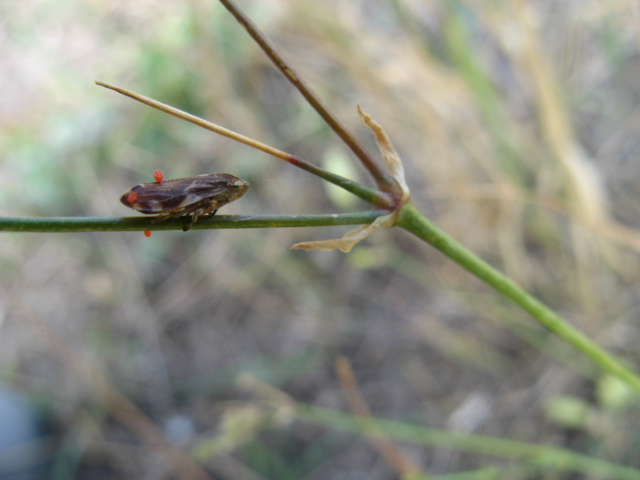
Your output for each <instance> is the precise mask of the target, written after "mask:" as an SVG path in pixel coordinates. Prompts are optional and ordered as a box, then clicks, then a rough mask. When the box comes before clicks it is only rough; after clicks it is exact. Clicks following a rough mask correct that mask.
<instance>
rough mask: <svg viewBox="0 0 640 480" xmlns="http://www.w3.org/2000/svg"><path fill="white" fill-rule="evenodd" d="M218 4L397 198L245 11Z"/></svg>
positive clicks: (392, 185)
mask: <svg viewBox="0 0 640 480" xmlns="http://www.w3.org/2000/svg"><path fill="white" fill-rule="evenodd" d="M220 3H222V5H224V7H225V8H226V9H227V10H228V11H229V12H230V13H231V15H233V16H234V17H235V19H236V20H237V21H238V22H239V23H240V24H241V25H242V26H243V27H244V29H245V30H246V31H247V33H248V34H249V35H250V36H251V38H253V39H254V40H255V41H256V43H257V44H258V45H259V46H260V48H261V49H262V51H263V52H264V53H265V54H266V55H267V57H269V59H270V60H271V61H272V62H273V64H274V65H275V66H276V67H277V68H278V69H279V70H280V71H281V72H282V73H283V74H284V76H285V77H286V78H287V80H289V81H290V82H291V83H292V84H293V86H294V87H296V88H297V89H298V91H299V92H300V93H301V94H302V96H303V97H304V98H305V100H306V101H307V102H309V105H311V106H312V107H313V109H314V110H315V111H316V112H317V113H318V114H319V115H320V116H321V117H322V119H323V120H324V121H325V122H327V125H329V126H330V127H331V129H332V130H333V131H334V132H335V133H336V134H337V135H338V136H339V137H340V139H342V141H343V142H344V143H345V144H346V145H347V146H348V147H349V148H350V149H351V151H352V152H353V153H354V154H355V155H356V156H357V157H358V159H360V161H361V162H362V164H363V165H364V166H365V168H366V169H367V170H369V172H370V173H371V175H372V176H373V178H374V179H375V181H376V184H377V185H378V188H379V189H380V190H382V191H383V192H387V193H391V194H393V195H394V196H396V197H399V192H398V186H397V184H396V182H395V180H393V178H392V177H391V176H390V175H389V174H388V173H387V172H386V171H385V170H384V169H383V168H382V167H381V166H380V164H379V163H378V162H377V161H376V160H375V158H374V157H373V156H372V155H371V153H369V152H368V151H367V149H366V148H365V147H364V145H362V143H360V141H359V140H358V139H357V138H356V137H355V136H354V135H353V134H352V133H351V132H350V131H349V130H347V128H346V127H345V126H344V125H343V124H342V122H340V120H338V118H337V117H336V116H335V115H333V113H331V112H330V111H329V110H328V109H327V107H326V106H325V105H324V104H323V103H322V100H320V98H319V97H318V95H317V94H316V93H315V92H314V91H313V90H312V89H311V87H309V85H307V83H306V82H305V81H304V80H303V79H302V78H301V77H300V76H299V75H298V73H297V72H296V71H295V69H294V68H293V66H292V64H291V63H290V62H289V61H288V60H287V59H286V58H285V57H284V55H282V53H280V52H279V51H278V49H277V48H276V46H275V45H274V44H273V43H272V42H271V40H269V39H268V38H267V36H266V35H265V34H264V33H262V32H261V31H260V29H258V27H257V26H256V25H255V24H254V23H253V22H252V21H251V19H250V18H249V17H247V16H246V15H245V14H244V12H243V11H242V10H241V9H240V8H239V7H238V6H237V5H236V4H235V2H233V1H232V0H220Z"/></svg>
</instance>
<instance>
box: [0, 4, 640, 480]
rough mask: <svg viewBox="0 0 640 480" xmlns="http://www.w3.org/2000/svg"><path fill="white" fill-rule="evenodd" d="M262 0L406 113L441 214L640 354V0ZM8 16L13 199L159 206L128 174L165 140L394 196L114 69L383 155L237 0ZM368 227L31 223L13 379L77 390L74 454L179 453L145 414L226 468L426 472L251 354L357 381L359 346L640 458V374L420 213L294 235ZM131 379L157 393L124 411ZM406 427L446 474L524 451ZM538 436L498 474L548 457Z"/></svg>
mask: <svg viewBox="0 0 640 480" xmlns="http://www.w3.org/2000/svg"><path fill="white" fill-rule="evenodd" d="M242 7H243V8H245V9H246V10H247V12H248V13H249V15H250V16H251V17H252V18H253V19H254V21H255V22H256V23H257V24H258V25H260V27H261V28H263V29H264V30H265V31H266V33H267V34H268V35H269V36H270V37H271V38H272V39H273V41H274V42H275V43H276V44H277V45H278V46H279V48H280V49H281V50H282V52H283V53H284V54H285V56H287V57H288V58H289V59H290V60H291V61H292V62H293V63H294V64H295V65H296V66H297V68H298V71H299V73H301V74H302V75H303V76H305V77H306V78H307V80H308V81H309V83H310V84H311V85H312V86H313V87H314V88H315V89H316V91H317V92H318V93H319V94H320V96H321V97H322V98H323V99H324V100H325V102H326V103H327V105H329V106H330V108H331V109H332V110H333V111H334V112H335V113H336V114H337V115H338V116H339V117H340V118H341V119H343V120H344V122H345V123H346V124H347V125H349V126H350V127H351V128H352V129H353V130H354V131H356V132H357V134H358V135H359V137H360V138H361V139H362V140H363V141H364V142H365V143H367V145H368V146H369V147H370V148H371V149H372V150H373V149H374V146H373V142H372V139H371V137H370V133H369V132H368V131H367V129H366V128H365V127H364V126H362V125H361V123H360V120H359V118H358V115H357V113H356V104H360V105H362V106H363V108H364V109H365V110H366V111H367V112H368V113H370V114H371V115H372V116H373V117H374V118H375V119H376V120H377V121H378V122H379V123H380V124H382V125H383V126H384V128H385V130H386V131H387V132H388V134H389V135H390V136H391V138H392V140H393V142H394V145H395V146H396V148H397V149H398V151H399V152H400V153H401V155H402V156H403V159H404V161H405V168H406V170H407V173H408V181H409V186H410V188H411V192H412V199H413V201H414V203H415V204H416V206H418V207H419V208H420V209H421V210H422V211H423V212H425V213H427V214H428V215H429V216H430V218H431V219H432V220H433V221H434V222H435V223H436V224H438V225H439V226H441V227H442V228H444V229H445V230H447V231H448V232H449V233H451V234H452V235H453V236H455V237H456V238H458V239H459V240H460V241H461V242H462V243H463V244H465V245H466V246H468V247H469V248H471V249H472V250H474V251H475V252H476V253H478V254H479V255H480V256H482V257H483V258H485V259H487V260H488V261H489V262H490V263H492V264H493V265H495V266H497V267H498V268H500V269H501V270H503V271H505V272H506V273H508V274H509V275H510V276H512V277H513V278H514V279H516V280H517V281H518V282H520V283H521V284H523V285H524V286H525V287H526V288H527V289H528V290H529V291H532V292H533V293H535V294H536V295H537V296H538V297H539V298H541V299H542V300H543V301H544V302H545V303H547V304H549V305H550V306H551V307H553V308H555V309H556V310H557V311H559V312H560V313H562V314H563V315H564V316H566V317H568V318H570V319H571V320H572V321H573V322H574V324H575V325H576V326H577V327H579V328H580V329H581V330H583V331H584V332H585V333H586V334H588V335H589V336H590V337H591V338H593V339H596V340H597V341H598V342H599V343H600V344H601V345H603V346H605V347H606V348H607V349H609V350H611V351H613V352H615V353H616V354H618V355H619V356H621V357H623V358H625V359H626V360H627V361H628V362H629V363H630V364H631V365H639V364H640V357H639V356H638V353H637V350H638V349H637V344H638V342H639V340H640V330H639V328H640V321H639V320H638V315H639V313H638V312H639V311H640V296H639V295H638V287H637V285H638V283H639V282H640V271H639V270H638V266H639V265H638V256H639V253H640V233H638V231H637V225H638V216H639V215H638V214H639V212H640V208H639V207H638V205H640V189H639V188H638V186H639V185H640V168H639V167H638V165H639V164H640V163H639V162H638V161H637V160H636V158H637V157H638V153H640V152H639V151H640V143H639V141H638V134H637V130H638V127H637V125H638V124H639V121H640V114H639V110H638V105H639V102H640V82H639V81H638V78H639V77H638V72H640V56H639V53H640V52H639V49H638V48H639V41H640V34H639V33H638V32H640V11H638V7H637V6H636V5H635V2H632V1H631V0H627V1H624V0H617V1H611V2H594V1H580V2H577V1H576V2H562V1H554V0H546V1H536V2H533V1H525V0H510V1H505V2H471V1H463V0H459V1H425V2H420V1H417V0H396V1H392V2H382V1H348V2H344V1H327V2H314V1H308V0H304V1H294V0H282V1H270V2H256V1H243V2H242ZM0 44H1V45H2V46H3V48H2V53H1V54H0V71H2V75H0V91H1V92H2V95H0V213H1V214H2V215H3V216H18V215H25V216H70V215H79V216H81V215H87V216H88V215H92V216H94V215H96V216H98V215H99V216H109V215H111V216H125V215H130V214H131V212H130V211H129V210H128V209H126V208H125V207H123V206H122V205H121V204H120V203H119V202H118V198H119V195H120V194H121V193H122V192H123V191H124V190H126V189H127V188H129V187H130V186H131V185H133V184H135V183H140V182H143V181H152V172H153V171H154V170H156V169H161V170H163V171H164V173H165V176H166V177H167V178H176V177H181V176H189V175H197V174H201V173H208V172H227V173H232V174H234V175H237V176H239V177H241V178H243V179H246V180H248V181H250V182H251V185H252V187H251V190H250V191H249V192H248V193H247V195H245V197H243V198H242V199H241V200H240V201H238V202H235V203H233V204H231V205H229V206H227V207H225V210H226V213H229V214H233V213H238V214H239V213H242V214H253V213H265V214H266V213H290V214H295V213H313V212H333V211H355V210H358V209H365V208H367V206H366V205H365V204H363V203H362V202H360V201H359V200H357V199H356V200H352V199H345V198H344V197H343V196H336V195H334V192H333V191H328V190H327V189H326V187H325V185H323V184H322V183H321V182H320V180H318V179H317V178H315V177H312V176H310V175H308V174H305V173H304V172H302V171H300V170H297V169H294V168H292V167H290V166H288V165H285V164H284V163H282V162H278V161H277V160H275V159H273V158H271V157H267V156H266V155H265V154H262V153H260V152H256V151H253V150H250V149H248V148H247V147H245V146H242V145H237V144H234V143H232V142H230V141H229V140H227V139H224V138H220V137H216V136H214V135H212V134H211V133H209V132H206V131H204V130H201V129H198V128H197V127H195V126H193V125H190V124H187V123H184V122H180V121H179V120H177V119H175V118H172V117H169V116H167V115H163V114H161V113H159V112H156V111H153V110H151V109H149V108H147V107H144V106H142V105H139V104H137V103H135V102H133V101H130V100H128V99H125V98H123V97H121V96H118V95H116V94H115V93H113V92H110V91H107V90H105V89H101V88H99V87H96V86H95V85H94V84H93V81H94V80H96V79H98V80H103V81H106V82H109V83H112V84H115V85H120V86H123V87H125V88H130V89H132V90H135V91H137V92H140V93H142V94H144V95H147V96H150V97H154V98H156V99H158V100H160V101H162V102H165V103H168V104H171V105H173V106H175V107H178V108H181V109H183V110H186V111H188V112H190V113H193V114H196V115H199V116H202V117H204V118H207V119H210V120H212V121H214V122H216V123H218V124H220V125H224V126H226V127H228V128H231V129H233V130H236V131H238V132H240V133H243V134H245V135H248V136H251V137H254V138H256V139H258V140H261V141H263V142H265V143H268V144H271V145H273V146H275V147H277V148H280V149H282V150H285V151H288V152H291V153H294V154H297V155H299V156H301V157H303V158H306V159H308V160H310V161H314V162H317V163H318V164H322V165H326V166H327V168H330V169H332V170H333V171H336V172H337V173H343V172H349V173H347V174H346V175H349V176H351V177H352V178H354V179H359V180H361V181H363V182H366V181H368V178H367V176H366V173H365V172H364V171H363V170H362V169H360V168H359V167H358V168H357V169H353V168H352V166H351V164H350V162H351V160H352V159H351V158H350V155H349V154H348V153H347V152H346V150H345V149H343V148H342V147H341V145H340V142H339V141H338V139H337V138H336V137H335V135H333V134H332V133H331V132H330V131H329V130H328V128H327V127H326V126H325V125H323V123H322V122H321V121H320V119H319V118H318V117H317V115H316V114H315V113H314V112H313V111H312V110H311V109H310V108H309V107H308V106H307V105H306V104H305V103H304V101H303V100H302V99H301V97H300V96H299V95H298V93H297V92H296V91H294V89H293V88H292V87H291V86H290V85H289V84H288V83H287V82H286V80H285V79H284V78H283V77H282V76H281V75H280V74H279V73H277V72H276V71H275V69H274V68H273V67H272V66H271V65H270V64H269V63H268V61H267V60H266V59H265V57H264V55H263V54H262V53H261V52H260V50H259V49H258V48H257V47H256V46H255V45H254V44H253V43H252V42H251V41H250V40H249V38H248V36H247V35H246V33H245V32H244V31H243V30H242V29H241V28H240V27H239V26H238V25H237V23H236V22H235V21H234V20H233V19H232V18H231V16H230V15H229V14H228V13H227V12H226V11H225V10H224V9H223V8H222V7H221V6H220V5H218V4H217V3H216V2H214V1H210V2H206V1H194V2H179V1H162V2H158V1H150V0H144V1H138V2H107V1H100V0H95V1H92V2H89V1H81V0H72V1H67V2H59V1H55V0H40V1H31V2H5V3H4V4H0ZM346 229H347V227H345V228H335V229H322V230H321V229H299V230H293V229H292V230H284V229H283V230H239V231H231V230H227V231H207V232H204V231H203V232H189V233H183V232H156V233H154V235H153V236H152V237H151V238H150V239H147V238H145V237H144V236H143V235H142V234H141V233H139V232H138V233H134V232H131V233H95V234H2V236H0V365H1V366H2V377H1V380H2V382H3V383H4V384H9V385H12V386H14V387H15V388H18V389H20V390H21V391H22V392H23V393H26V394H28V395H30V396H32V397H33V398H34V399H37V401H38V402H39V403H40V404H41V405H42V406H43V407H44V409H45V410H46V411H47V412H49V413H50V415H51V417H52V418H53V419H54V423H55V432H56V437H55V445H56V448H54V449H53V451H54V457H53V459H52V464H53V467H54V470H55V472H56V473H57V475H61V477H60V478H97V479H111V478H141V477H142V476H143V475H144V476H146V477H147V478H166V476H167V475H168V473H167V472H168V470H167V468H168V467H167V463H166V461H165V460H166V458H165V459H163V458H162V457H163V454H162V451H158V450H156V449H154V448H155V447H154V445H155V443H154V442H153V441H152V440H153V435H151V436H149V435H147V436H146V437H145V436H144V435H140V428H141V427H140V421H141V420H140V418H145V419H150V420H151V421H152V422H153V423H154V424H155V425H156V426H157V428H158V429H159V430H158V432H163V434H164V436H165V437H166V438H167V439H168V440H169V441H171V442H174V443H175V444H176V445H179V446H180V447H181V448H183V449H184V450H185V451H188V452H192V453H193V454H194V455H195V458H197V459H198V461H199V462H200V463H201V464H202V465H203V466H204V467H205V468H207V469H209V470H210V471H211V472H212V473H213V474H215V475H216V477H217V478H268V479H276V478H277V479H282V478H308V479H316V478H318V479H320V478H323V479H324V478H332V479H337V478H347V477H349V478H352V477H353V478H355V476H359V477H362V478H372V479H386V478H396V473H395V472H394V467H393V466H392V465H391V464H389V463H386V462H383V461H382V460H381V458H382V457H381V455H380V452H379V451H378V449H376V448H375V447H374V446H372V445H371V444H370V443H368V442H367V441H365V440H364V439H362V438H360V437H358V436H355V435H354V434H352V433H348V432H344V431H340V430H339V429H334V428H328V427H326V426H320V425H317V424H316V425H314V424H313V422H311V423H309V422H307V423H300V422H294V423H288V420H291V418H290V417H288V416H287V415H284V414H282V415H280V416H278V415H275V417H274V418H269V419H265V418H264V416H261V415H259V414H258V413H256V412H257V410H256V405H255V404H253V403H251V402H252V401H253V400H254V399H255V398H256V397H255V394H256V392H255V390H256V387H255V385H254V388H253V394H252V395H247V393H246V389H243V388H241V387H240V386H239V385H238V383H237V378H238V377H239V376H242V375H246V374H249V375H253V376H254V377H257V378H258V379H261V380H263V381H265V382H267V383H268V384H270V385H271V386H272V387H274V388H276V389H280V390H282V391H283V392H285V393H286V394H287V395H288V396H289V397H290V398H291V399H293V400H295V401H299V402H305V403H310V404H313V405H316V406H321V407H329V408H333V409H337V410H348V406H347V402H346V400H345V393H344V392H343V390H342V387H341V385H340V384H339V382H338V381H337V380H336V373H335V371H334V368H333V362H334V360H335V359H336V358H337V357H338V356H344V357H346V358H347V359H348V360H349V361H350V362H351V364H352V366H353V369H354V372H355V376H356V379H357V381H358V385H359V389H360V390H361V393H362V395H363V397H364V399H365V400H366V402H367V403H368V405H369V407H370V409H371V411H372V412H373V415H374V416H376V417H379V418H389V419H395V420H399V421H404V422H407V423H410V424H415V425H425V426H430V427H438V428H442V429H446V430H448V431H454V432H461V433H465V434H484V435H492V436H495V437H499V438H504V439H511V440H517V441H526V442H533V443H537V444H540V445H557V446H559V447H560V446H561V447H565V448H568V449H571V450H574V451H576V452H580V453H584V454H587V455H590V456H593V457H594V458H598V459H604V460H609V461H611V462H613V463H618V464H621V465H629V466H634V467H637V468H640V458H639V457H638V455H637V451H638V445H640V422H639V421H638V418H639V416H638V413H639V410H638V401H637V399H636V398H634V397H633V396H632V395H629V394H628V392H627V391H626V389H625V388H624V387H621V386H620V385H619V384H618V383H617V382H616V381H613V380H612V379H611V378H609V377H606V376H602V375H601V374H600V373H599V372H598V371H596V370H595V369H593V368H592V367H591V366H590V365H588V364H587V363H586V362H584V361H582V360H581V359H580V358H578V356H577V355H576V354H575V353H574V352H573V351H572V350H570V349H569V347H567V346H566V345H564V344H561V343H560V342H558V341H556V340H555V339H554V338H553V337H551V336H549V335H548V334H547V333H546V332H544V331H542V330H541V329H540V328H538V327H537V326H536V324H534V323H533V322H531V321H530V319H529V318H528V317H527V316H526V315H525V314H524V313H522V312H520V311H519V310H517V309H516V308H515V307H513V306H511V305H510V304H508V302H506V301H505V300H504V299H502V298H500V297H499V296H498V295H497V294H495V293H494V292H492V291H490V290H489V289H488V288H487V287H486V286H484V285H482V284H480V283H479V282H478V281H477V280H475V279H473V278H472V277H470V276H469V275H468V274H467V273H466V272H464V271H462V270H461V269H460V268H459V267H457V266H456V265H453V264H452V263H451V262H449V261H447V260H446V259H444V258H443V257H442V256H441V255H439V254H438V253H437V252H434V251H432V250H431V249H428V248H427V247H425V246H424V245H422V244H419V243H418V242H417V241H415V240H414V239H413V238H411V237H409V235H407V234H406V233H404V232H402V231H395V230H390V231H385V232H379V233H376V234H375V235H374V236H373V237H371V238H370V239H369V240H367V241H366V242H365V243H363V244H360V245H359V246H357V247H356V248H355V249H354V251H353V252H352V253H350V254H348V255H344V254H341V253H339V252H333V253H319V252H300V251H296V252H290V251H289V249H288V247H289V246H290V245H292V244H293V243H295V242H297V241H301V240H309V239H320V238H332V237H335V236H337V235H340V234H341V233H343V231H345V230H346ZM91 369H93V371H91ZM99 372H101V373H99ZM103 376H104V377H103ZM104 378H108V380H109V385H106V386H105V382H104V381H103V379H104ZM249 383H251V382H249ZM262 388H264V387H262ZM110 389H111V390H110ZM114 389H117V390H119V391H120V392H122V393H123V394H125V395H126V397H127V398H128V399H129V400H130V401H131V402H133V403H134V404H135V405H137V406H138V408H139V409H140V411H139V412H137V413H136V414H135V415H129V416H127V415H123V414H122V412H118V411H114V410H116V409H115V408H114V405H116V406H117V405H120V407H122V408H123V409H125V410H126V408H125V406H123V405H124V404H123V403H118V402H115V403H114V402H113V401H112V397H110V396H109V395H113V391H114ZM258 390H259V389H258ZM109 392H111V393H109ZM266 396H267V397H268V398H270V399H272V400H273V399H274V398H275V399H276V400H277V399H278V398H280V397H278V396H277V395H276V394H274V393H271V394H267V395H266ZM261 398H262V397H261ZM280 400H281V401H282V404H283V405H284V404H286V402H285V401H284V400H282V399H281V398H280ZM285 410H286V409H285ZM281 413H282V412H281ZM136 415H138V417H136ZM319 422H320V421H319ZM143 423H144V422H143ZM403 447H404V449H403V451H404V453H405V454H407V455H408V456H410V458H411V459H412V460H413V462H415V464H416V465H417V466H419V467H420V469H421V470H422V471H424V472H427V473H429V474H442V473H453V472H460V471H474V470H477V471H478V475H480V474H481V473H482V472H486V470H485V469H486V468H488V467H490V466H493V465H496V466H499V467H502V466H504V465H506V464H507V463H508V462H507V460H505V459H503V458H501V452H500V451H496V452H494V455H495V457H487V456H484V455H480V454H478V453H464V452H461V451H459V450H457V449H450V448H447V447H438V448H434V447H425V446H422V445H419V444H411V445H409V446H406V445H404V446H403ZM509 465H510V467H509V470H508V474H507V476H503V477H496V478H540V477H539V476H536V475H540V472H539V471H532V470H530V469H529V467H525V466H522V465H520V464H519V463H517V462H516V464H515V465H514V464H513V462H511V463H510V464H509ZM496 472H498V473H497V475H500V474H502V475H505V473H504V471H500V470H497V471H496ZM500 472H502V473H500ZM185 478H187V477H185ZM470 478H474V477H470ZM557 478H567V477H562V474H559V477H557ZM577 478H582V477H577ZM583 478H587V477H586V476H585V477H583Z"/></svg>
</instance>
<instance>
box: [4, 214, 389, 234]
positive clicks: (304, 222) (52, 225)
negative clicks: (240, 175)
mask: <svg viewBox="0 0 640 480" xmlns="http://www.w3.org/2000/svg"><path fill="white" fill-rule="evenodd" d="M387 214H388V212H386V211H383V210H370V211H367V212H358V213H341V214H316V215H254V216H248V215H216V216H214V217H200V218H199V219H198V223H196V224H195V225H193V226H192V227H191V230H210V229H231V228H236V229H237V228H279V227H280V228H282V227H319V226H337V225H359V224H363V223H371V222H373V221H374V220H375V219H376V218H378V217H379V216H381V215H387ZM151 220H153V217H122V218H113V217H50V218H32V217H0V232H46V233H53V232H115V231H144V230H150V231H154V230H182V227H183V226H185V225H186V224H187V223H189V221H190V217H183V218H178V219H174V220H166V221H164V222H159V223H154V224H151Z"/></svg>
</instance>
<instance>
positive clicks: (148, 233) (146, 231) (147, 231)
mask: <svg viewBox="0 0 640 480" xmlns="http://www.w3.org/2000/svg"><path fill="white" fill-rule="evenodd" d="M144 236H145V237H147V238H148V237H150V236H151V232H150V231H149V230H145V231H144Z"/></svg>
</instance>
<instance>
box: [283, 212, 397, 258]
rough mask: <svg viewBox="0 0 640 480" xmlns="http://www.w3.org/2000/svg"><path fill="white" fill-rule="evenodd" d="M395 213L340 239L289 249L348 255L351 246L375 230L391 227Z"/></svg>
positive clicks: (300, 245)
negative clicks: (334, 252) (336, 252)
mask: <svg viewBox="0 0 640 480" xmlns="http://www.w3.org/2000/svg"><path fill="white" fill-rule="evenodd" d="M395 217H396V215H395V213H390V214H389V215H383V216H381V217H378V218H376V219H375V220H374V222H373V223H370V224H369V225H361V226H359V227H358V228H356V229H354V230H350V231H349V232H347V233H346V234H345V235H344V237H342V238H334V239H331V240H318V241H315V242H300V243H296V244H295V245H293V246H292V247H291V250H321V251H323V252H329V251H331V250H336V249H337V250H340V251H341V252H344V253H348V252H350V251H351V249H352V248H353V246H354V245H355V244H356V243H358V242H361V241H362V240H364V239H365V238H367V237H368V236H369V235H371V234H372V233H373V232H374V231H375V230H376V229H377V228H380V227H386V228H389V227H393V225H394V224H395V223H396V218H395Z"/></svg>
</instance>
